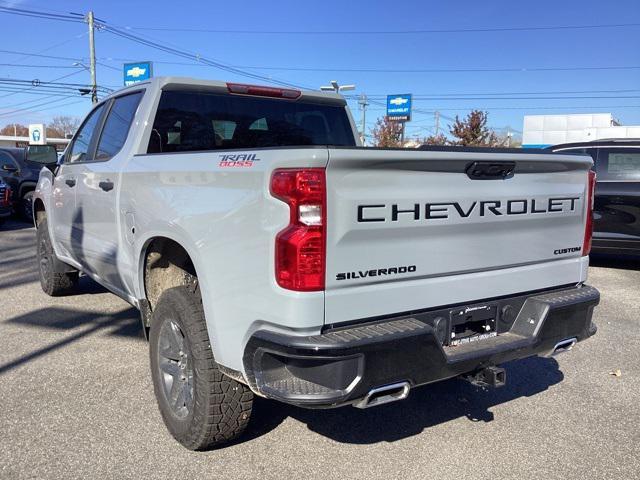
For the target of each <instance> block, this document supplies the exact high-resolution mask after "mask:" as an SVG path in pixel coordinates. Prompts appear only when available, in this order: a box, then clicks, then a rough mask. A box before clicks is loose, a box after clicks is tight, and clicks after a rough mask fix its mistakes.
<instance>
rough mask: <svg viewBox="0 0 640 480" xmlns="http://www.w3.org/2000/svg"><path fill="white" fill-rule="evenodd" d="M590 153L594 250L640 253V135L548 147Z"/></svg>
mask: <svg viewBox="0 0 640 480" xmlns="http://www.w3.org/2000/svg"><path fill="white" fill-rule="evenodd" d="M548 148H549V150H552V151H554V152H574V153H587V154H589V155H591V157H592V158H593V161H594V167H593V168H594V169H595V172H596V174H597V175H596V191H595V204H594V211H593V218H594V227H593V230H594V231H593V247H592V248H593V252H594V253H610V254H622V255H634V256H637V255H640V139H612V140H596V141H593V142H582V143H564V144H561V145H554V146H552V147H548Z"/></svg>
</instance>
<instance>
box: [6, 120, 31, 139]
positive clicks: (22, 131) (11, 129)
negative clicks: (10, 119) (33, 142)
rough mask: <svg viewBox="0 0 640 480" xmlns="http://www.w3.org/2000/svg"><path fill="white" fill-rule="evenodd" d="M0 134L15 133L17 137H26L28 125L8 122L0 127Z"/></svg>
mask: <svg viewBox="0 0 640 480" xmlns="http://www.w3.org/2000/svg"><path fill="white" fill-rule="evenodd" d="M0 135H11V136H13V135H17V136H18V137H27V136H28V135H29V127H26V126H24V125H21V124H19V123H10V124H8V125H5V126H4V127H3V128H2V129H0Z"/></svg>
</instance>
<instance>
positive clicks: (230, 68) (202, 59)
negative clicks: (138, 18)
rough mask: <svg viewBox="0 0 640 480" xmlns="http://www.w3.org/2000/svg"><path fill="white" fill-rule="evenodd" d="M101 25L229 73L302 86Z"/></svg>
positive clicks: (137, 40)
mask: <svg viewBox="0 0 640 480" xmlns="http://www.w3.org/2000/svg"><path fill="white" fill-rule="evenodd" d="M101 27H102V29H103V30H105V31H107V32H109V33H112V34H114V35H117V36H119V37H122V38H125V39H127V40H130V41H133V42H135V43H139V44H142V45H146V46H148V47H151V48H153V49H156V50H161V51H163V52H166V53H170V54H172V55H176V56H179V57H183V58H188V59H190V60H193V61H196V62H198V63H203V64H206V65H208V66H211V67H215V68H218V69H220V70H224V71H226V72H229V73H234V74H236V75H240V76H243V77H249V78H253V79H256V80H262V81H266V82H268V83H276V84H279V85H283V86H287V87H295V88H301V87H300V86H299V85H296V84H293V83H290V82H286V81H283V80H277V79H274V78H272V77H265V76H264V75H259V74H255V73H251V72H247V71H245V70H242V69H239V68H236V67H233V66H231V65H227V64H224V63H221V62H219V61H217V60H211V59H208V58H206V57H204V56H201V55H199V54H195V53H191V52H188V51H185V50H181V49H178V48H174V47H170V46H167V45H163V44H160V43H157V42H155V41H153V40H149V39H145V38H143V37H140V36H137V35H133V34H131V33H128V32H125V31H123V30H120V29H117V28H114V27H111V26H110V25H107V24H101Z"/></svg>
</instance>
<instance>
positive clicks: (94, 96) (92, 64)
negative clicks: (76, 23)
mask: <svg viewBox="0 0 640 480" xmlns="http://www.w3.org/2000/svg"><path fill="white" fill-rule="evenodd" d="M87 23H88V24H89V71H90V72H91V101H92V102H93V103H98V84H97V82H96V44H95V40H94V38H93V33H94V27H95V24H94V18H93V11H90V12H89V13H88V14H87Z"/></svg>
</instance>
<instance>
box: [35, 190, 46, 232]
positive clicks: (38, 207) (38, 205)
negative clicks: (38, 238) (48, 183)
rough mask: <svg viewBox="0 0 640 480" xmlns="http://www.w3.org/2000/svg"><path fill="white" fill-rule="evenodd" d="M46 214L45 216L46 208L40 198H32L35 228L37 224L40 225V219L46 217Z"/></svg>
mask: <svg viewBox="0 0 640 480" xmlns="http://www.w3.org/2000/svg"><path fill="white" fill-rule="evenodd" d="M46 216H47V210H46V208H45V206H44V202H43V201H42V199H41V198H39V197H36V198H35V199H34V200H33V224H34V225H35V227H36V228H38V226H39V225H40V223H41V222H42V220H44V218H46Z"/></svg>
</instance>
